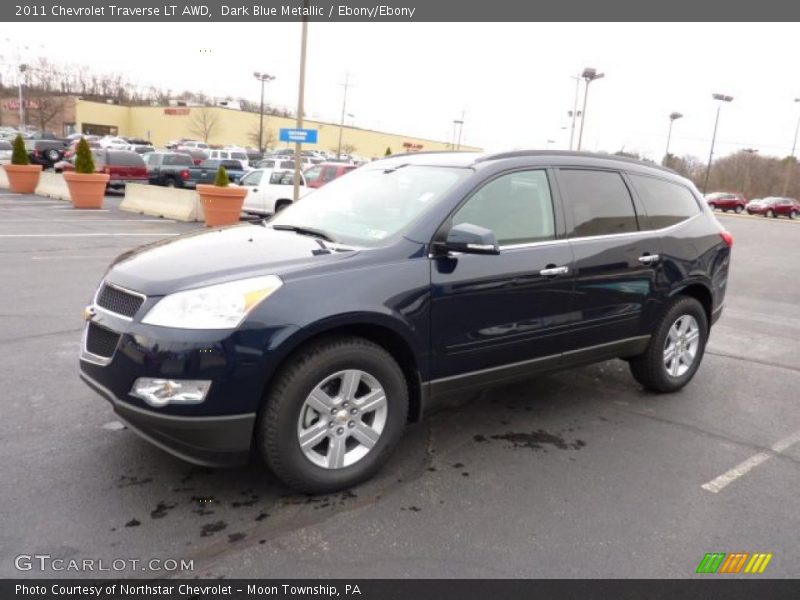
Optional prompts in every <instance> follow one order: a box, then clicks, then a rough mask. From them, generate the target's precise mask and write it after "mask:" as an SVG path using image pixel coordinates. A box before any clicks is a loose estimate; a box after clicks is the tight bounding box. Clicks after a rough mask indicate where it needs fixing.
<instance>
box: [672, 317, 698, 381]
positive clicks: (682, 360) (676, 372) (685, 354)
mask: <svg viewBox="0 0 800 600" xmlns="http://www.w3.org/2000/svg"><path fill="white" fill-rule="evenodd" d="M699 346H700V326H699V325H698V324H697V319H695V318H694V317H693V316H692V315H681V316H680V317H678V318H677V319H676V320H675V322H674V323H673V324H672V327H670V328H669V333H668V334H667V340H666V342H665V343H664V368H665V369H666V370H667V374H668V375H670V376H671V377H681V376H682V375H683V374H684V373H686V371H688V370H689V369H690V368H691V366H692V363H694V359H695V357H696V356H697V350H698V348H699Z"/></svg>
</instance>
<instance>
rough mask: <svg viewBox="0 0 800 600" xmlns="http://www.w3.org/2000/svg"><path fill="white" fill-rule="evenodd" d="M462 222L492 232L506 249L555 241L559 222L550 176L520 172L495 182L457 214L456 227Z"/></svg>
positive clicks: (540, 173)
mask: <svg viewBox="0 0 800 600" xmlns="http://www.w3.org/2000/svg"><path fill="white" fill-rule="evenodd" d="M460 223H471V224H472V225H479V226H480V227H485V228H487V229H491V230H492V231H493V232H494V234H495V235H496V236H497V241H498V242H499V243H500V245H505V246H509V245H512V244H526V243H531V242H540V241H545V240H552V239H553V238H555V222H554V219H553V202H552V199H551V197H550V185H549V183H548V181H547V174H546V173H545V172H544V171H541V170H536V171H517V172H515V173H508V174H506V175H501V176H500V177H498V178H497V179H493V180H492V181H490V182H489V183H487V184H486V185H484V186H483V187H482V188H480V189H479V190H478V191H477V192H475V194H473V195H472V197H471V198H470V199H469V200H467V202H466V204H464V205H463V206H462V207H461V208H460V209H458V212H457V213H456V214H455V215H453V225H458V224H460Z"/></svg>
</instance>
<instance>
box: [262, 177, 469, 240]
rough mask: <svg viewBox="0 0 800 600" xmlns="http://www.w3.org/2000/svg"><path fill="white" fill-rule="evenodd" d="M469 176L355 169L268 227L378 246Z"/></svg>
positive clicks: (292, 207) (290, 209)
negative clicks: (293, 228) (297, 229)
mask: <svg viewBox="0 0 800 600" xmlns="http://www.w3.org/2000/svg"><path fill="white" fill-rule="evenodd" d="M470 173H471V171H470V170H468V169H459V168H451V167H428V166H413V165H409V166H405V167H398V168H393V169H390V170H381V169H369V170H356V171H353V172H352V173H350V174H349V175H348V176H347V177H341V178H339V179H336V180H334V181H332V182H331V183H329V184H328V185H326V186H325V187H323V188H320V189H319V190H317V191H315V192H313V193H311V194H309V195H308V196H305V197H304V198H303V199H302V200H300V201H299V202H297V203H296V204H292V205H291V206H289V207H287V208H286V209H284V210H283V211H281V212H280V213H278V214H277V215H276V216H275V217H274V218H273V219H272V220H271V221H270V224H272V225H292V226H296V227H306V228H311V229H315V230H318V231H322V232H325V233H326V234H328V235H329V236H330V237H331V238H333V239H336V240H338V241H341V242H343V243H347V244H354V245H359V246H378V245H380V244H381V240H385V239H386V238H389V237H391V236H393V235H394V234H396V233H398V232H400V231H402V230H403V229H404V228H406V227H407V226H408V225H409V224H410V223H411V222H412V221H414V220H415V219H416V218H417V217H419V216H420V215H421V214H422V213H423V212H424V211H425V210H426V208H428V207H430V206H432V205H434V204H435V203H436V201H437V200H438V199H439V198H441V196H442V195H443V194H444V193H445V192H446V191H447V190H449V189H450V188H452V187H453V186H454V185H455V184H456V183H458V182H459V181H460V180H462V179H463V178H465V177H467V176H468V175H469V174H470Z"/></svg>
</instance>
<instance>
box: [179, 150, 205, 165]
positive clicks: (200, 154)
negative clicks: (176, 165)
mask: <svg viewBox="0 0 800 600" xmlns="http://www.w3.org/2000/svg"><path fill="white" fill-rule="evenodd" d="M175 152H178V153H179V154H185V155H187V156H189V157H190V158H191V159H192V162H193V163H194V164H195V165H197V166H199V165H200V164H201V163H202V162H203V161H204V160H206V158H207V156H208V151H206V150H201V149H199V148H184V149H181V150H175Z"/></svg>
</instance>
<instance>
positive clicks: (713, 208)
mask: <svg viewBox="0 0 800 600" xmlns="http://www.w3.org/2000/svg"><path fill="white" fill-rule="evenodd" d="M708 208H710V209H711V210H717V205H716V204H714V203H713V202H712V203H711V204H709V205H708Z"/></svg>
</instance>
